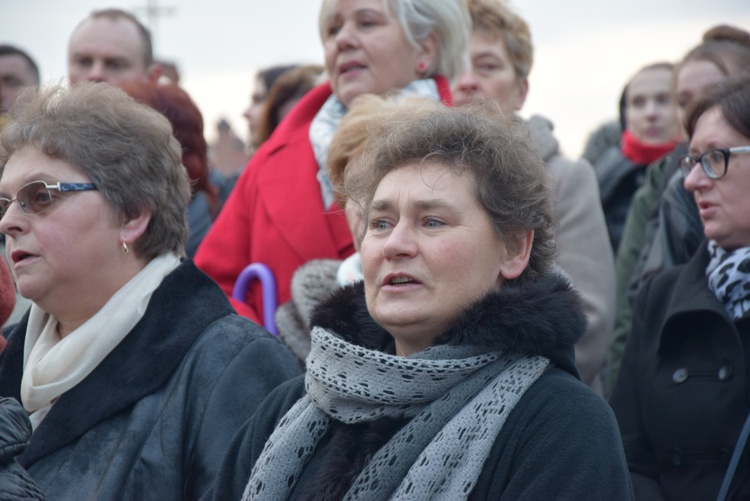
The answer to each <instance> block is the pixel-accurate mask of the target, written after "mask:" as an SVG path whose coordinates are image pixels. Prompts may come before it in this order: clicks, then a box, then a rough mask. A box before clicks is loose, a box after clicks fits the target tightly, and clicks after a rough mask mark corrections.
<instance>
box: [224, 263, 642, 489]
mask: <svg viewBox="0 0 750 501" xmlns="http://www.w3.org/2000/svg"><path fill="white" fill-rule="evenodd" d="M313 323H314V325H319V326H321V327H324V328H327V329H329V330H331V331H334V332H336V333H338V334H340V335H342V337H344V338H345V339H347V340H348V341H349V342H353V343H357V344H361V345H363V346H366V347H369V348H373V349H381V350H384V351H391V352H392V348H393V339H392V337H391V336H390V335H389V334H388V333H387V332H386V331H384V330H383V329H382V328H381V327H380V326H378V325H377V324H376V323H375V322H374V321H373V320H372V318H371V317H370V316H369V314H368V312H367V307H366V305H365V301H364V292H363V285H362V283H361V282H359V283H357V284H355V285H352V286H348V287H346V288H344V289H341V290H340V291H339V292H337V293H336V294H335V295H334V296H333V297H332V298H331V299H330V300H328V301H327V302H326V303H324V304H323V305H322V306H321V307H320V308H318V309H317V310H316V314H315V315H314V317H313ZM584 329H585V318H584V316H583V313H582V311H581V305H580V300H579V298H578V297H577V294H576V293H575V292H574V291H573V290H572V289H570V287H569V285H568V284H567V281H564V280H562V279H560V278H559V277H548V278H545V279H543V280H542V281H540V282H539V283H536V284H531V285H526V286H515V285H511V284H507V285H506V286H504V287H503V289H502V290H501V291H499V292H497V293H491V294H489V295H488V296H487V297H485V298H484V299H483V300H481V301H479V302H478V303H477V304H476V305H473V306H472V307H471V308H470V309H469V310H467V312H466V313H465V314H464V315H463V317H462V318H461V319H459V321H458V322H457V324H456V325H455V326H454V327H453V328H451V329H450V330H449V331H448V332H447V333H445V334H444V335H442V336H441V337H439V338H438V339H437V340H436V343H437V344H440V343H451V344H473V345H480V346H486V347H487V349H488V350H497V349H507V350H509V351H517V352H522V353H530V354H539V355H543V356H546V357H549V358H550V359H551V360H552V364H553V366H554V367H553V368H551V369H549V370H548V371H546V372H545V373H544V374H543V375H542V376H541V377H540V378H539V379H538V380H537V381H536V382H535V383H534V384H533V385H532V386H531V387H530V388H529V389H528V391H527V392H526V393H525V394H524V396H523V397H522V398H521V400H520V401H519V402H518V404H517V405H516V406H515V408H514V410H513V411H512V412H511V414H510V415H509V417H508V420H507V421H506V423H505V425H504V426H503V428H502V430H501V431H500V433H499V435H498V437H497V440H496V442H495V444H494V446H493V447H492V449H491V451H490V455H489V458H488V459H487V461H486V462H485V464H484V467H483V470H482V472H481V474H480V477H479V479H478V483H477V485H476V487H475V488H474V490H473V491H472V492H471V494H470V496H469V499H472V500H482V499H509V500H510V499H513V500H515V499H553V498H554V499H571V500H573V499H575V500H580V499H618V500H626V499H630V498H631V497H632V493H631V487H630V481H629V479H628V474H627V468H626V465H625V458H624V456H623V451H622V444H621V442H620V439H619V437H618V436H617V424H616V423H615V421H614V417H613V415H612V413H611V411H610V409H609V408H608V407H607V405H606V403H605V402H604V401H603V400H602V399H601V398H600V397H598V396H597V395H596V394H595V393H594V392H593V391H591V389H589V388H587V387H586V386H585V385H583V384H582V383H581V382H580V381H579V380H578V378H577V372H576V369H575V365H574V363H573V357H572V354H573V345H574V343H575V342H576V340H577V339H578V338H579V337H580V336H581V335H582V333H583V331H584ZM304 391H305V390H304V380H303V378H297V379H295V380H293V381H290V382H288V383H287V384H285V385H283V386H281V387H279V388H278V390H277V391H275V392H274V393H273V394H272V395H271V396H270V397H269V398H268V399H267V400H266V402H265V403H264V404H263V405H262V406H261V408H260V409H259V411H258V413H257V414H256V415H255V416H254V418H253V419H252V420H251V421H250V422H249V423H248V424H246V425H245V427H244V428H243V429H242V430H241V431H240V432H239V433H238V435H237V437H236V438H235V439H234V441H233V443H232V445H231V446H230V449H229V451H228V453H227V456H226V457H225V458H224V461H223V463H222V467H221V470H220V473H219V476H218V477H217V482H216V488H215V492H214V499H215V500H225V499H226V500H237V499H240V498H241V497H242V493H243V491H244V489H245V486H246V484H247V482H248V479H249V478H250V472H251V470H252V467H253V464H254V462H255V461H256V460H257V458H258V456H259V455H260V453H261V451H262V448H263V445H264V443H265V442H266V440H267V439H268V437H269V436H270V434H271V432H272V431H273V429H274V427H275V426H276V424H277V423H278V421H279V420H280V419H281V417H282V416H283V415H284V414H285V413H286V412H287V411H288V410H289V409H290V408H291V406H292V405H294V403H295V402H296V401H297V400H298V399H299V398H301V397H302V396H303V395H304ZM403 424H404V422H403V421H396V420H392V419H382V420H378V421H374V422H371V423H365V424H358V425H345V424H342V423H340V422H334V424H333V425H332V426H331V430H329V431H328V432H327V433H326V435H325V436H324V437H323V439H322V441H321V443H320V444H319V446H318V447H317V449H316V451H315V452H314V453H313V455H312V457H311V459H310V461H309V462H308V463H307V464H306V466H305V468H304V470H303V472H302V475H301V478H300V479H299V481H298V482H297V484H296V485H295V488H294V490H293V492H292V494H291V496H290V498H291V499H321V497H320V495H319V494H318V493H320V492H322V491H323V490H328V489H330V488H331V487H333V488H334V490H339V491H343V492H345V491H346V489H347V487H348V485H350V484H351V482H352V481H353V480H354V478H355V477H356V475H357V474H358V472H359V471H361V468H362V466H363V465H364V464H365V463H366V462H367V460H368V457H370V455H371V454H372V453H374V452H375V451H377V450H378V449H379V448H380V447H381V446H382V445H384V444H385V443H386V442H387V441H388V440H389V439H390V438H391V437H392V436H393V434H394V433H395V432H396V431H397V430H398V429H399V428H400V427H401V426H402V425H403ZM336 487H339V488H338V489H336ZM326 499H336V498H335V497H327V498H326Z"/></svg>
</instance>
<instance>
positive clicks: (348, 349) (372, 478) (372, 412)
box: [242, 327, 549, 501]
mask: <svg viewBox="0 0 750 501" xmlns="http://www.w3.org/2000/svg"><path fill="white" fill-rule="evenodd" d="M548 364H549V360H548V359H546V358H544V357H540V356H520V355H514V354H504V353H502V352H489V353H483V352H482V351H481V349H480V348H478V347H472V346H448V345H440V346H433V347H430V348H427V349H426V350H423V351H421V352H419V353H415V354H412V355H410V356H408V357H399V356H395V355H389V354H386V353H382V352H379V351H374V350H368V349H366V348H363V347H360V346H356V345H353V344H351V343H348V342H346V341H344V340H343V339H341V338H339V337H338V336H336V335H334V334H332V333H330V332H329V331H326V330H325V329H322V328H320V327H315V328H314V329H313V332H312V350H311V351H310V356H309V357H308V359H307V375H306V379H305V386H306V390H307V395H306V396H305V397H303V398H302V399H300V400H299V401H298V402H297V403H296V404H295V405H294V406H293V407H292V408H291V409H290V410H289V412H288V413H287V414H286V415H285V416H284V417H283V418H282V420H281V421H280V423H279V425H278V426H277V427H276V429H275V430H274V432H273V434H272V435H271V437H270V438H269V440H268V442H267V443H266V445H265V447H264V449H263V452H262V453H261V455H260V457H259V458H258V461H257V462H256V464H255V466H254V468H253V471H252V474H251V476H250V480H249V482H248V484H247V487H246V488H245V492H244V494H243V497H242V499H243V501H247V500H256V499H263V500H283V499H287V498H288V496H289V493H290V492H291V490H292V488H293V486H294V485H295V484H296V482H297V480H298V479H299V477H300V475H301V473H302V471H303V470H304V467H305V464H306V463H307V461H308V460H309V458H310V457H311V455H312V453H313V452H314V450H315V448H316V446H317V444H318V442H319V441H320V439H321V438H322V437H323V436H324V435H325V433H326V431H327V430H328V427H329V425H330V423H331V420H332V419H335V420H337V421H340V422H343V423H347V424H353V423H361V422H367V421H374V420H377V419H380V418H383V417H391V418H404V417H406V418H411V419H410V421H409V423H407V424H406V425H405V426H404V427H403V428H402V429H401V430H400V431H398V432H397V433H396V434H395V435H394V436H393V437H392V438H391V440H390V441H388V442H387V443H386V444H385V445H384V446H383V447H382V448H381V449H380V450H379V451H378V452H377V453H376V454H375V456H373V458H372V459H371V460H370V461H369V462H368V464H367V465H366V466H365V468H364V470H363V471H362V472H361V473H360V474H359V476H358V477H357V479H356V480H355V481H354V484H353V485H352V487H351V489H350V490H349V492H348V493H347V494H346V496H345V498H344V499H347V500H357V501H360V500H382V499H401V500H406V499H409V500H428V499H436V498H439V499H451V500H453V499H456V500H457V499H466V498H467V497H468V495H469V494H470V493H471V491H472V489H473V488H474V486H475V485H476V482H477V480H478V479H479V475H480V473H481V471H482V468H483V467H484V463H485V461H486V460H487V458H488V457H489V453H490V449H491V447H492V445H493V444H494V443H495V440H496V438H497V436H498V434H499V433H500V430H501V429H502V426H503V424H504V423H505V420H506V419H507V417H508V415H509V414H510V412H511V411H512V410H513V408H514V407H515V405H516V403H517V402H518V401H519V400H520V398H521V397H522V396H523V394H524V393H525V392H526V390H527V389H528V388H529V387H530V386H531V385H532V384H533V383H534V381H536V380H537V379H538V378H539V376H541V374H542V373H543V372H544V370H545V369H546V368H547V366H548Z"/></svg>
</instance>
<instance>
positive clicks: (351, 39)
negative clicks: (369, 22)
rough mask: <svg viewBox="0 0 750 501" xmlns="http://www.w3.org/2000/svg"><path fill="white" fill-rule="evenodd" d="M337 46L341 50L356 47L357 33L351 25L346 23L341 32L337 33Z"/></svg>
mask: <svg viewBox="0 0 750 501" xmlns="http://www.w3.org/2000/svg"><path fill="white" fill-rule="evenodd" d="M335 40H336V45H337V46H338V47H339V49H343V48H349V47H354V46H355V45H356V40H357V37H356V33H355V30H354V28H353V27H352V25H351V23H344V24H343V25H342V26H341V28H340V29H339V32H338V33H336V38H335Z"/></svg>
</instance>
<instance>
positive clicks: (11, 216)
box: [0, 200, 28, 235]
mask: <svg viewBox="0 0 750 501" xmlns="http://www.w3.org/2000/svg"><path fill="white" fill-rule="evenodd" d="M26 224H28V217H27V216H26V215H25V214H24V213H23V211H22V210H21V207H19V205H18V201H17V200H14V201H13V202H12V203H11V204H10V205H9V206H8V208H7V209H6V211H5V214H4V215H3V217H2V219H0V232H1V233H4V234H6V235H14V234H17V233H20V232H22V231H24V228H25V227H26Z"/></svg>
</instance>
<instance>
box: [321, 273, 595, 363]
mask: <svg viewBox="0 0 750 501" xmlns="http://www.w3.org/2000/svg"><path fill="white" fill-rule="evenodd" d="M312 325H317V326H320V327H323V328H325V329H329V330H331V331H333V332H335V333H336V334H338V335H340V336H341V337H343V338H344V339H346V340H347V341H349V342H351V343H355V344H358V345H361V346H364V347H367V348H370V349H376V350H384V351H386V350H388V348H387V347H388V346H390V345H392V338H391V336H390V335H389V334H388V333H387V332H386V331H385V330H384V329H383V328H382V327H380V326H379V325H378V324H377V323H375V321H374V320H373V319H372V317H370V315H369V313H368V312H367V305H366V304H365V295H364V284H363V283H362V282H358V283H355V284H353V285H350V286H348V287H344V288H342V289H339V290H338V291H337V292H336V293H334V294H333V295H332V296H331V297H330V299H328V300H327V301H324V302H323V303H322V304H321V305H320V306H318V307H317V308H316V310H315V312H314V313H313V316H312ZM585 330H586V317H585V315H584V313H583V309H582V306H581V299H580V297H579V295H578V293H577V292H576V291H575V290H574V289H573V288H572V287H571V286H570V284H569V283H568V281H567V280H566V279H565V278H563V277H561V276H559V275H548V276H546V277H543V278H541V279H540V280H538V281H536V282H534V283H526V284H516V283H509V284H506V285H504V286H503V287H502V288H501V289H500V290H499V291H497V292H492V293H490V294H488V295H487V296H485V297H484V298H483V299H481V300H479V301H477V302H476V303H474V304H473V305H472V306H470V307H469V308H468V309H467V310H466V312H464V314H463V315H462V316H461V317H460V318H459V319H458V321H457V322H456V324H455V325H454V326H453V327H451V328H450V329H449V330H448V331H446V332H445V333H444V334H442V335H441V336H439V337H438V338H437V339H436V340H435V344H457V345H461V344H473V345H478V346H484V347H487V348H488V350H489V349H493V350H504V351H513V352H519V353H527V354H535V355H542V356H545V357H548V358H549V359H551V360H552V361H553V362H555V363H556V364H557V365H559V366H561V367H563V368H564V369H565V370H567V371H569V372H571V373H573V374H575V375H577V371H576V369H575V365H574V361H573V356H574V355H573V345H574V344H575V343H576V341H578V339H579V338H580V337H581V336H582V335H583V333H584V332H585Z"/></svg>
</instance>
